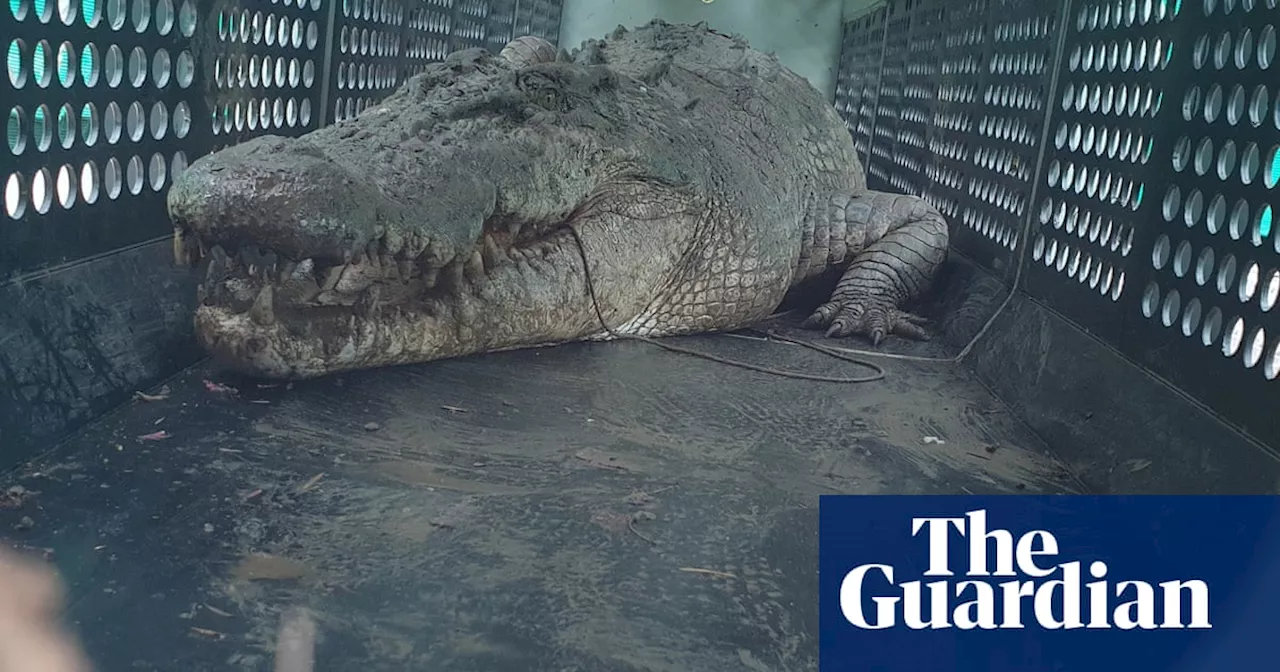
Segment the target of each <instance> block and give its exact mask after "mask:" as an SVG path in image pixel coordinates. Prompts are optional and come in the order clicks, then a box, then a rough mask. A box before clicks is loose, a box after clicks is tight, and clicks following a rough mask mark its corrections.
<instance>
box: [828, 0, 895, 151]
mask: <svg viewBox="0 0 1280 672" xmlns="http://www.w3.org/2000/svg"><path fill="white" fill-rule="evenodd" d="M884 28H885V10H884V9H883V8H881V9H877V10H874V11H871V12H869V13H867V14H866V15H864V16H862V17H860V18H858V19H856V20H854V21H850V22H848V23H846V24H845V25H844V31H843V37H842V42H841V49H840V70H839V72H838V73H837V76H836V91H835V105H836V109H837V110H839V112H840V116H841V117H843V118H844V120H845V124H846V126H848V128H849V132H850V133H852V134H853V142H854V146H855V147H856V148H857V150H858V158H859V159H860V160H861V161H862V162H863V164H864V165H865V164H866V163H867V158H868V157H867V152H868V151H869V150H870V149H871V134H872V132H873V129H874V128H875V120H876V97H877V95H878V94H879V91H880V58H881V56H882V55H883V54H884Z"/></svg>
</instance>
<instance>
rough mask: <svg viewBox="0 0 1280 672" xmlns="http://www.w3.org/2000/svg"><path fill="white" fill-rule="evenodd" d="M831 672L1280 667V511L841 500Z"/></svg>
mask: <svg viewBox="0 0 1280 672" xmlns="http://www.w3.org/2000/svg"><path fill="white" fill-rule="evenodd" d="M818 544H819V555H820V561H819V586H820V591H821V592H820V597H819V610H820V654H819V655H820V665H819V669H820V670H821V672H1253V671H1255V670H1257V671H1262V670H1280V662H1277V661H1280V497H1208V496H1204V497H1155V496H1133V497H1125V496H1115V497H1083V496H1047V497H1039V496H1012V495H1010V496H994V497H976V496H971V497H934V496H824V497H822V498H821V500H820V505H819V542H818Z"/></svg>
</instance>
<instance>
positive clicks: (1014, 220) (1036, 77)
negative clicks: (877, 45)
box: [841, 0, 1057, 276]
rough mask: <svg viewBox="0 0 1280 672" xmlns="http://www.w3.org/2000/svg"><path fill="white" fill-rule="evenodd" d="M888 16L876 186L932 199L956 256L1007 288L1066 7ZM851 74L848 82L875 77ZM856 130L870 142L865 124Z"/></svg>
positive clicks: (916, 8) (921, 10)
mask: <svg viewBox="0 0 1280 672" xmlns="http://www.w3.org/2000/svg"><path fill="white" fill-rule="evenodd" d="M884 11H885V12H887V14H888V16H889V17H890V18H889V23H888V27H887V28H888V29H887V36H886V49H885V57H884V70H883V72H882V73H881V76H882V77H883V79H884V83H883V85H882V87H881V89H880V94H881V95H882V96H884V98H883V99H881V100H878V101H877V110H878V111H880V112H883V113H884V114H885V116H884V117H883V118H882V117H881V116H879V115H876V117H875V119H874V123H873V124H872V126H873V128H874V132H873V139H872V141H871V142H870V145H871V147H870V154H871V159H870V161H869V164H870V165H869V166H868V172H869V179H868V181H869V183H870V186H871V187H872V188H876V189H886V190H891V191H898V192H905V193H913V194H917V195H920V196H923V197H924V198H925V199H927V200H929V201H930V202H931V203H933V204H934V205H935V206H936V207H937V208H938V209H939V210H940V211H941V212H943V213H944V214H946V215H947V216H948V217H949V218H950V220H951V222H952V245H953V246H954V248H955V249H957V250H958V251H960V252H962V253H964V254H966V255H967V256H968V257H970V258H971V259H973V260H974V261H976V262H977V263H979V264H981V265H982V266H984V267H986V268H987V269H988V270H991V271H993V272H995V273H997V274H998V275H1001V276H1008V275H1009V274H1010V273H1011V271H1012V269H1013V267H1014V263H1013V259H1014V254H1015V250H1016V248H1017V247H1018V245H1019V244H1020V242H1021V239H1020V237H1021V233H1022V228H1023V225H1024V223H1025V221H1026V215H1027V212H1028V209H1029V208H1030V203H1029V200H1030V191H1031V187H1032V185H1033V177H1034V173H1035V167H1036V165H1037V162H1038V159H1039V153H1040V139H1041V131H1042V127H1043V125H1044V118H1045V113H1046V106H1047V98H1048V89H1049V87H1050V85H1051V79H1052V71H1051V67H1050V66H1051V64H1052V62H1053V58H1054V54H1055V48H1056V46H1057V31H1056V25H1057V23H1056V16H1057V5H1056V4H1054V5H1052V6H1046V5H1045V4H1044V3H1041V2H1036V1H1035V0H954V1H944V0H914V1H913V2H906V1H905V0H900V1H899V2H893V3H889V4H887V5H886V8H885V10H884ZM853 58H854V56H852V55H851V56H850V59H849V60H850V61H852V59H853ZM853 67H855V66H853V64H852V63H851V64H850V66H848V67H847V68H846V69H848V70H849V73H850V74H849V76H850V77H853V76H854V74H853V73H854V72H858V75H857V76H859V77H861V78H862V79H864V80H865V79H869V78H872V77H875V75H874V74H871V73H866V71H865V70H866V68H867V67H868V66H867V64H866V63H863V64H861V65H860V66H857V67H859V70H857V71H855V70H853ZM841 113H842V114H845V115H849V114H850V113H849V111H848V110H846V109H844V108H841ZM846 119H850V120H851V124H852V117H850V116H846ZM852 125H853V131H854V133H855V135H854V137H855V140H859V141H863V142H865V141H864V140H862V138H861V137H860V136H859V135H858V130H859V126H860V125H864V124H863V122H862V120H858V122H857V123H856V124H852Z"/></svg>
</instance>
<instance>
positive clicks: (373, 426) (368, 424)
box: [364, 422, 382, 432]
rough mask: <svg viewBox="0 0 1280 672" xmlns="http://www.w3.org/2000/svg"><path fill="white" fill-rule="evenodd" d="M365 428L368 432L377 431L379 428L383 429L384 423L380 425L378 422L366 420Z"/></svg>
mask: <svg viewBox="0 0 1280 672" xmlns="http://www.w3.org/2000/svg"><path fill="white" fill-rule="evenodd" d="M364 429H365V431H366V432H376V431H378V430H379V429H382V425H379V424H378V423H376V422H366V423H364Z"/></svg>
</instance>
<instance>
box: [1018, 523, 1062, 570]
mask: <svg viewBox="0 0 1280 672" xmlns="http://www.w3.org/2000/svg"><path fill="white" fill-rule="evenodd" d="M1036 539H1039V540H1040V550H1036V547H1035V543H1036ZM1057 554H1058V540H1057V539H1055V538H1054V537H1053V535H1052V534H1049V533H1048V532H1045V531H1044V530H1033V531H1031V532H1028V533H1026V534H1024V535H1022V537H1020V538H1019V539H1018V571H1020V572H1022V573H1023V574H1026V575H1027V576H1034V577H1036V578H1038V579H1043V578H1044V577H1046V576H1049V575H1051V574H1053V571H1054V570H1053V569H1041V568H1040V567H1039V566H1037V565H1036V556H1038V555H1046V556H1054V555H1057Z"/></svg>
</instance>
